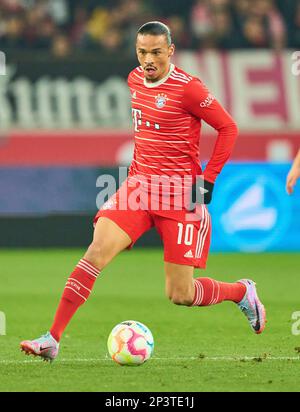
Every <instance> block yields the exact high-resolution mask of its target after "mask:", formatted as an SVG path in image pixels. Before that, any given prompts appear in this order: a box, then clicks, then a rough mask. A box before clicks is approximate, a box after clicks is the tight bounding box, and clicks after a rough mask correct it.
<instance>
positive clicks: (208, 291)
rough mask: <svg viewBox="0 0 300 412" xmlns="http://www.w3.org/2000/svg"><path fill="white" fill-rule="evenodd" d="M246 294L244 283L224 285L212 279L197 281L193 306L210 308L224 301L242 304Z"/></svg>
mask: <svg viewBox="0 0 300 412" xmlns="http://www.w3.org/2000/svg"><path fill="white" fill-rule="evenodd" d="M245 293H246V286H245V285H243V284H242V283H223V282H217V281H216V280H214V279H210V278H198V279H195V296H194V301H193V303H192V306H209V305H216V304H217V303H221V302H223V301H224V300H230V301H232V302H236V303H238V302H240V301H241V300H242V299H243V297H244V296H245Z"/></svg>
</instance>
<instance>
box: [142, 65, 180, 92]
mask: <svg viewBox="0 0 300 412" xmlns="http://www.w3.org/2000/svg"><path fill="white" fill-rule="evenodd" d="M174 69H175V65H174V64H173V63H171V65H170V70H169V73H168V74H167V75H166V76H165V77H164V78H163V79H161V80H159V81H158V82H155V83H147V82H146V79H145V78H144V85H145V86H146V87H149V88H152V87H158V86H160V85H161V84H163V83H164V82H165V81H166V80H167V79H168V78H169V76H170V74H171V73H172V71H173V70H174Z"/></svg>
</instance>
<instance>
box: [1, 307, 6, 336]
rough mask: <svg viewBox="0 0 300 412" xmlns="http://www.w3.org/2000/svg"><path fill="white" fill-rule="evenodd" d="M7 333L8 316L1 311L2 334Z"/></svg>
mask: <svg viewBox="0 0 300 412" xmlns="http://www.w3.org/2000/svg"><path fill="white" fill-rule="evenodd" d="M4 335H6V317H5V313H4V312H0V336H4Z"/></svg>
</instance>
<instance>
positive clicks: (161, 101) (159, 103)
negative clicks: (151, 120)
mask: <svg viewBox="0 0 300 412" xmlns="http://www.w3.org/2000/svg"><path fill="white" fill-rule="evenodd" d="M167 100H168V97H167V95H166V94H158V95H157V96H156V98H155V104H156V107H158V108H159V109H162V108H163V107H164V106H165V105H166V104H167Z"/></svg>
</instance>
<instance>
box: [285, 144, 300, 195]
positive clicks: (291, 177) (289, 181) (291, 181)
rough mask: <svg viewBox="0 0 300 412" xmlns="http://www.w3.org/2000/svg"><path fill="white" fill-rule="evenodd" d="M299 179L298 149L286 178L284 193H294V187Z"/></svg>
mask: <svg viewBox="0 0 300 412" xmlns="http://www.w3.org/2000/svg"><path fill="white" fill-rule="evenodd" d="M299 177H300V149H299V151H298V153H297V156H296V157H295V160H294V162H293V165H292V167H291V169H290V171H289V173H288V175H287V178H286V191H287V193H288V194H289V195H290V194H292V193H293V191H294V186H295V185H296V182H297V180H298V179H299Z"/></svg>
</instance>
